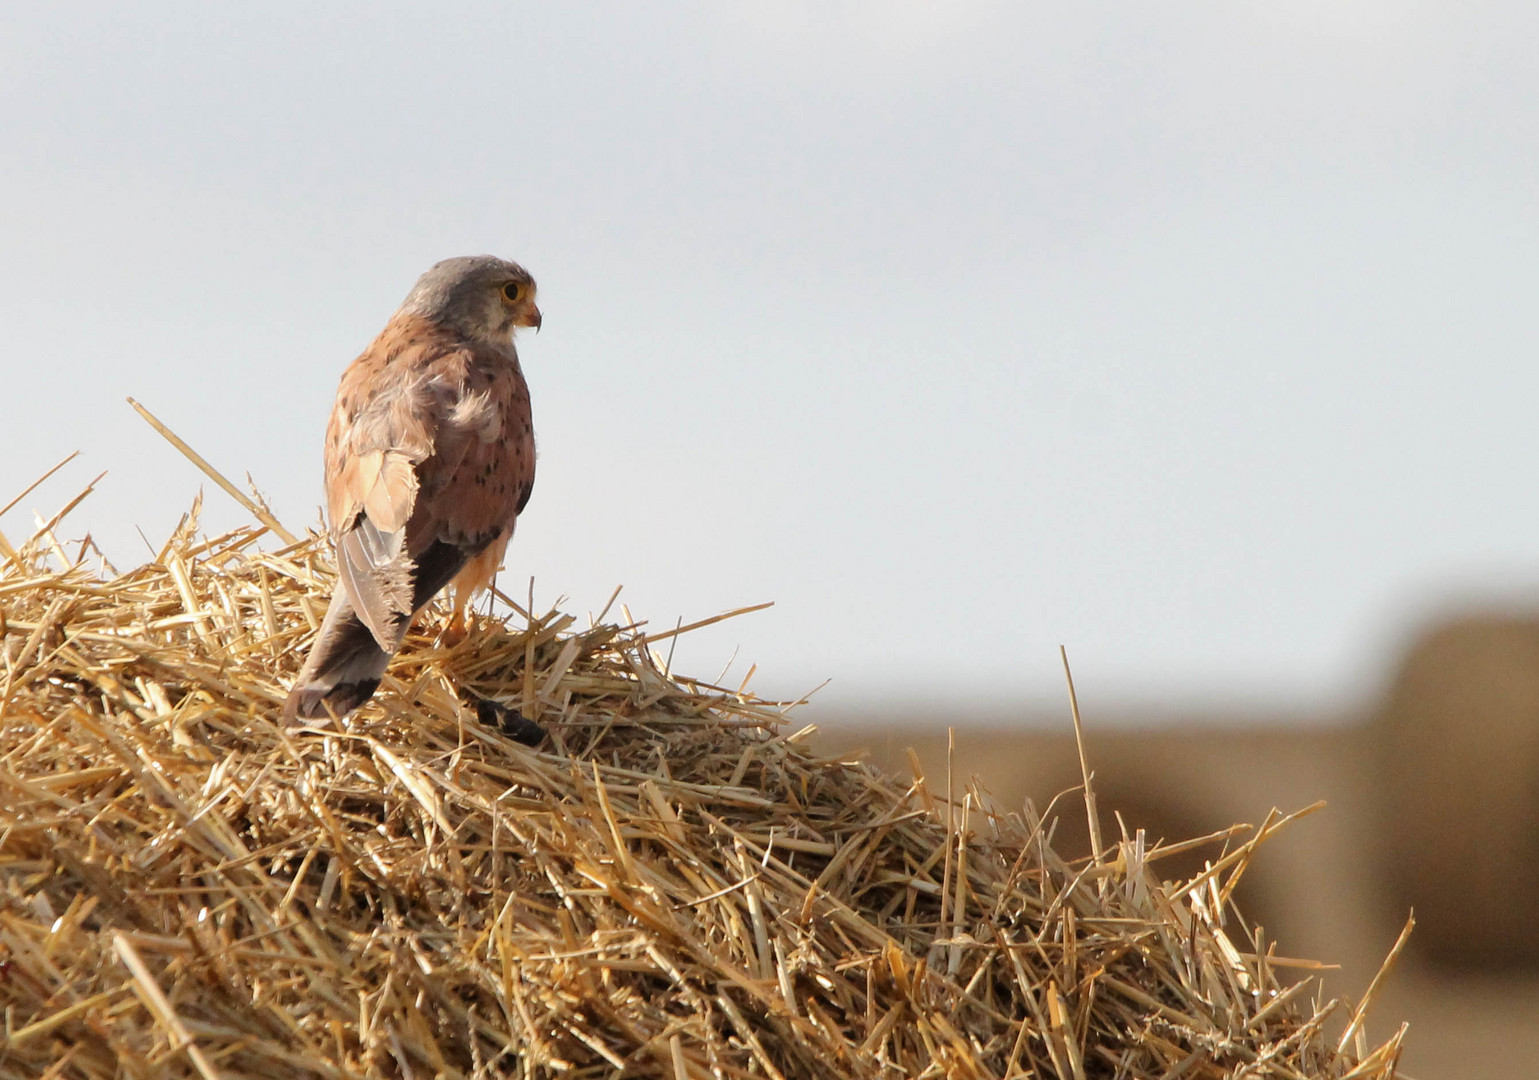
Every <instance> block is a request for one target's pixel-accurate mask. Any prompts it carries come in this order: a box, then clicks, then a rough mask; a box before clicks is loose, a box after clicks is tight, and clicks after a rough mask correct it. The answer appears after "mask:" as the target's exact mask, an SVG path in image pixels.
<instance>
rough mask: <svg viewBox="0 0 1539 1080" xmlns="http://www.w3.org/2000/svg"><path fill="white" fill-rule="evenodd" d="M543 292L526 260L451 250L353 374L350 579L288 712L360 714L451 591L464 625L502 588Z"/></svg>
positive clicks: (527, 459)
mask: <svg viewBox="0 0 1539 1080" xmlns="http://www.w3.org/2000/svg"><path fill="white" fill-rule="evenodd" d="M534 292H535V285H534V279H533V278H532V277H530V276H529V273H528V271H526V270H525V269H524V268H523V267H521V266H519V265H518V264H517V263H512V262H507V261H506V260H503V259H498V258H494V257H492V256H490V255H478V256H467V257H461V258H455V259H445V260H444V261H443V262H440V263H438V264H436V265H435V266H433V268H432V269H430V270H428V272H427V273H425V274H423V275H422V276H421V277H420V278H418V279H417V284H416V285H415V286H413V287H412V290H411V292H410V293H408V294H407V296H406V299H405V301H403V302H402V304H401V307H400V309H399V310H397V311H396V313H395V314H394V315H392V316H391V318H390V321H389V322H388V323H386V324H385V328H384V330H382V331H381V332H380V334H379V336H378V337H377V338H375V339H374V343H373V344H371V345H370V346H369V347H368V348H367V349H365V350H364V351H363V354H362V355H361V356H359V357H358V359H356V360H354V361H353V362H352V364H350V365H349V366H348V368H347V370H346V371H345V372H344V373H343V375H342V384H341V386H340V387H338V389H337V401H336V405H335V406H334V407H333V409H332V413H331V420H330V422H329V423H328V424H327V427H326V510H327V518H328V521H329V522H330V526H331V538H332V541H333V543H334V544H335V546H336V552H337V570H338V581H337V586H336V590H335V591H334V592H333V594H332V597H331V605H330V606H329V607H328V608H327V609H326V618H325V620H324V621H323V622H322V623H321V629H320V632H319V633H318V634H317V635H316V638H315V643H314V645H313V646H312V647H311V650H310V656H309V658H308V659H307V660H306V661H305V665H304V667H303V668H302V669H301V670H300V673H299V677H298V678H297V679H296V680H295V682H294V687H293V689H292V690H291V691H290V692H289V696H288V700H287V701H286V702H285V703H284V706H283V713H282V716H283V719H284V720H285V721H293V720H294V719H296V718H304V719H316V718H323V717H325V716H326V715H327V714H328V713H331V714H334V715H336V716H342V715H345V714H346V713H348V712H350V711H351V710H353V709H355V708H357V707H358V706H359V705H361V704H362V703H363V702H365V701H367V700H368V699H369V697H370V696H371V695H372V694H373V693H374V690H375V688H376V687H378V686H379V681H380V677H381V676H382V675H383V674H384V672H385V666H386V665H387V664H388V663H389V662H390V658H391V657H392V656H394V655H395V653H396V650H397V649H399V648H400V647H401V641H402V639H403V638H404V637H405V635H406V630H407V627H409V626H410V625H411V620H412V617H413V616H414V615H415V614H416V613H417V612H418V611H420V610H421V609H422V608H423V606H424V605H426V604H427V602H428V601H429V600H431V599H432V598H433V597H434V596H435V595H437V593H438V591H439V590H440V589H442V588H443V587H444V586H445V585H450V584H452V585H453V587H454V611H455V618H456V621H458V620H460V619H462V618H463V613H464V609H465V604H466V602H467V601H468V600H469V599H470V597H471V594H472V593H474V592H475V591H476V590H478V589H480V588H484V587H487V586H489V585H490V584H491V581H492V577H493V575H494V574H495V573H496V572H497V568H498V567H499V566H500V565H501V563H502V556H503V552H504V551H505V550H506V549H507V546H508V540H509V538H510V537H512V535H513V526H514V523H515V522H516V521H517V520H518V515H519V514H520V513H521V512H522V511H523V509H524V504H525V503H526V502H528V501H529V492H530V490H531V489H532V488H533V486H534V428H533V426H532V423H531V420H530V412H529V388H528V386H527V385H526V384H525V383H524V375H523V372H522V371H521V370H520V369H519V366H518V353H517V352H515V351H514V348H513V331H514V329H515V328H516V327H521V326H532V327H534V328H535V329H536V330H538V329H539V328H540V309H539V308H538V307H536V306H535V302H534Z"/></svg>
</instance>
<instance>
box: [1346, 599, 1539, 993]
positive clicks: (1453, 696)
mask: <svg viewBox="0 0 1539 1080" xmlns="http://www.w3.org/2000/svg"><path fill="white" fill-rule="evenodd" d="M1371 735H1372V738H1373V740H1374V744H1375V752H1376V754H1377V756H1378V759H1379V762H1380V765H1381V768H1380V770H1379V794H1380V805H1381V813H1382V818H1383V821H1382V826H1383V827H1382V829H1381V831H1380V835H1381V836H1382V837H1383V838H1384V852H1383V873H1382V874H1381V875H1380V876H1381V879H1382V880H1384V881H1385V882H1386V883H1387V885H1388V888H1389V893H1390V902H1391V905H1392V907H1393V908H1394V910H1396V911H1401V912H1403V911H1405V910H1406V909H1407V908H1414V909H1415V910H1416V914H1417V922H1418V924H1419V926H1420V928H1421V929H1420V932H1419V933H1418V934H1417V935H1416V941H1415V947H1416V949H1417V950H1418V952H1419V953H1420V954H1421V955H1422V956H1423V957H1424V958H1425V959H1427V960H1428V961H1429V962H1431V963H1434V964H1436V965H1438V966H1441V967H1445V968H1449V969H1453V970H1480V969H1485V970H1489V969H1492V968H1495V969H1505V970H1512V969H1526V970H1533V969H1535V968H1539V922H1536V921H1535V919H1534V914H1533V913H1534V899H1533V898H1534V897H1535V896H1536V895H1539V621H1535V620H1533V619H1523V618H1513V617H1506V616H1497V615H1490V616H1472V617H1468V618H1463V619H1458V620H1454V621H1452V622H1449V623H1446V624H1444V625H1440V626H1437V627H1434V628H1432V629H1430V630H1429V631H1428V632H1427V633H1426V634H1425V635H1424V636H1423V637H1422V638H1421V639H1420V640H1419V641H1418V642H1417V643H1416V644H1415V645H1414V647H1413V648H1412V649H1411V651H1410V652H1409V654H1408V655H1407V656H1406V659H1405V662H1404V663H1403V664H1402V666H1401V668H1400V671H1399V674H1398V675H1397V676H1396V678H1395V681H1394V684H1393V685H1392V687H1391V688H1390V692H1389V694H1388V696H1387V698H1386V700H1385V703H1384V706H1383V708H1382V709H1381V711H1380V713H1379V715H1378V717H1377V718H1376V720H1375V722H1374V724H1373V727H1372V729H1371Z"/></svg>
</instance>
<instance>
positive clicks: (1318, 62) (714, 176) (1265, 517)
mask: <svg viewBox="0 0 1539 1080" xmlns="http://www.w3.org/2000/svg"><path fill="white" fill-rule="evenodd" d="M317 10H320V11H321V12H322V13H320V14H317ZM1536 41H1539V6H1535V5H1534V4H1532V3H1520V2H1512V3H1487V2H1481V0H1475V2H1470V3H1463V4H1448V3H1415V2H1404V0H1398V2H1395V3H1388V2H1367V3H1342V2H1340V0H1330V2H1325V0H1318V2H1317V0H1302V2H1300V0H1294V2H1290V3H1288V4H1235V3H1232V2H1211V3H1189V4H1181V3H1176V4H1158V5H1156V4H1106V5H1084V4H1080V5H1051V6H1046V5H1035V4H1026V3H1001V4H959V3H950V4H933V5H932V4H914V3H903V2H896V0H882V2H880V3H876V2H872V3H842V2H835V0H822V2H818V3H777V4H773V5H766V4H753V5H749V4H741V5H732V4H725V3H710V4H699V5H673V4H621V3H614V4H577V3H565V4H560V5H556V4H519V3H506V2H504V3H497V4H474V3H461V4H456V5H452V6H441V5H409V6H405V5H402V6H397V5H390V4H381V3H368V4H347V5H344V4H329V5H310V4H305V5H293V4H290V5H284V4H276V5H273V4H263V5H241V6H238V7H237V6H235V5H216V4H208V3H206V2H203V0H198V2H195V3H186V4H179V5H170V4H156V3H144V4H134V5H122V4H95V5H90V4H69V5H66V4H47V5H45V4H34V5H21V4H10V5H6V6H5V8H4V11H3V13H0V96H3V100H4V101H5V106H4V108H3V110H0V237H3V242H0V319H3V325H4V327H5V329H6V338H7V341H6V348H5V351H4V356H3V358H0V370H3V374H4V382H3V424H4V441H3V446H4V453H3V455H0V505H3V504H4V503H5V502H6V501H9V499H10V497H11V496H12V495H14V494H15V493H17V492H18V491H20V490H21V489H22V488H23V487H24V486H25V485H26V484H27V483H28V482H30V481H31V480H32V479H34V478H35V477H36V476H37V475H39V474H40V473H42V472H43V471H44V470H45V469H46V468H47V467H48V466H50V465H52V464H53V463H54V462H55V461H57V460H58V459H59V458H61V457H63V456H64V455H65V454H67V453H68V452H70V451H71V450H75V449H79V450H81V451H83V455H82V459H81V460H80V461H78V462H76V463H75V464H74V465H72V466H70V468H69V469H68V470H67V471H66V473H65V474H64V475H63V476H62V477H60V478H58V479H57V480H55V481H53V482H51V483H50V484H49V485H47V486H46V487H45V488H43V489H41V490H40V491H38V492H37V493H35V494H34V495H32V496H30V497H29V498H28V499H27V500H26V501H25V502H24V503H23V504H22V505H21V506H19V507H18V508H17V509H16V510H14V511H12V512H11V513H9V514H8V515H6V516H5V518H4V519H3V520H0V529H3V530H4V532H5V533H6V535H8V536H10V537H11V538H12V539H13V540H14V539H16V538H18V536H22V535H25V534H26V533H27V532H29V531H30V524H31V520H32V519H31V512H32V509H33V508H36V509H37V510H39V511H42V512H45V513H48V512H52V511H53V510H54V509H56V508H57V507H58V506H59V505H60V504H61V503H62V502H63V501H64V500H65V499H66V498H68V497H69V496H70V495H71V494H73V493H74V491H75V490H78V489H79V488H80V487H81V486H83V485H84V484H85V482H86V481H88V480H89V479H90V478H91V477H92V476H94V475H95V474H96V473H97V472H99V471H101V470H102V469H107V470H109V472H108V476H107V478H106V480H105V481H104V483H103V485H102V487H101V488H100V489H99V491H98V493H97V494H96V495H94V496H93V497H92V499H91V500H90V501H89V502H88V503H87V504H86V505H85V506H84V507H82V508H81V510H80V511H78V512H77V513H76V515H75V518H74V525H73V526H72V529H73V531H72V533H71V535H79V534H81V533H83V532H84V531H85V530H86V529H89V530H91V531H92V532H93V533H94V534H95V535H96V536H97V537H98V538H99V539H100V540H101V541H102V542H103V544H104V546H106V547H107V549H108V552H109V554H111V555H112V556H113V557H114V558H115V559H116V560H118V561H119V562H120V563H125V564H131V563H134V562H136V561H138V560H139V559H141V558H142V557H143V552H144V546H143V542H142V541H141V540H140V539H139V537H138V533H137V531H136V527H138V528H142V529H143V531H144V532H145V533H146V534H147V535H148V536H150V537H151V538H152V539H155V540H157V541H158V540H160V539H162V538H163V537H164V535H165V534H166V533H167V532H168V531H169V530H170V529H171V527H172V526H173V525H174V523H175V521H176V519H177V517H178V516H179V514H180V513H181V512H182V511H183V510H184V509H185V508H186V506H187V505H188V503H189V502H190V500H191V498H192V496H193V494H194V493H195V492H196V490H197V488H198V487H199V484H200V483H201V482H202V478H201V477H200V475H199V474H197V473H196V472H195V471H194V470H193V469H192V467H191V466H190V465H188V464H187V463H186V462H185V461H183V460H182V459H181V458H180V456H179V455H177V454H176V453H175V451H173V450H171V449H170V448H169V447H168V446H166V445H165V444H164V443H163V442H161V440H160V439H159V438H158V437H157V436H156V435H155V434H154V433H153V432H151V431H150V429H149V428H148V427H146V426H145V425H144V424H143V422H142V421H140V420H139V419H138V417H137V416H135V415H134V414H133V413H132V411H131V410H130V409H129V408H128V406H127V405H126V404H124V402H123V398H124V396H125V395H128V394H132V395H134V396H135V397H137V398H139V399H140V400H142V401H143V402H144V403H145V404H146V405H148V406H149V407H150V408H151V409H152V410H154V411H155V412H157V413H158V414H159V415H160V416H161V418H162V419H163V420H165V421H166V422H167V423H168V424H169V425H170V426H171V427H172V428H173V429H175V430H176V431H178V432H179V433H180V434H181V435H182V436H183V437H185V438H186V439H188V440H189V441H190V442H191V443H192V444H193V445H194V446H195V447H196V448H197V449H199V450H200V451H201V452H202V453H203V454H204V455H205V456H207V457H208V458H209V459H211V460H212V461H213V462H214V463H215V464H216V465H218V466H219V467H220V468H222V469H224V470H225V471H226V472H227V473H228V474H230V475H231V476H232V477H242V476H243V475H244V474H245V473H246V472H248V471H249V472H250V474H251V475H252V476H253V477H254V478H255V480H256V482H257V484H258V486H259V487H260V488H261V490H262V491H263V492H265V493H266V494H267V496H268V497H269V498H270V499H271V501H272V504H273V506H274V508H275V509H276V510H277V512H278V513H279V515H280V516H281V517H282V518H283V519H284V520H285V521H287V522H289V523H290V524H291V526H304V525H306V524H309V523H311V522H313V521H315V520H316V517H317V513H318V510H317V507H318V504H319V502H320V440H321V433H322V430H323V428H324V424H325V417H326V414H327V412H328V410H329V409H330V406H331V401H332V396H333V394H334V392H335V387H336V381H337V378H338V376H339V374H340V373H341V370H342V368H343V367H344V366H345V365H346V363H347V362H348V361H349V360H350V359H351V358H352V357H353V356H355V355H356V354H357V353H358V352H359V350H360V349H362V347H363V346H364V345H366V344H367V343H368V341H369V340H370V339H371V338H372V336H373V335H374V334H375V333H376V332H377V331H378V329H379V328H380V326H381V325H383V323H384V321H385V319H386V318H387V317H388V316H389V314H390V312H391V311H392V310H393V309H394V307H395V306H396V304H397V303H398V302H399V301H400V299H401V298H402V296H403V295H404V294H405V293H406V291H407V289H408V288H409V287H410V285H411V283H412V281H413V280H414V279H415V277H416V275H417V274H418V273H420V272H421V271H422V270H424V269H426V267H427V266H428V265H430V264H431V263H433V262H434V261H436V260H437V259H440V258H443V257H445V256H449V255H459V254H470V253H479V252H492V253H496V254H499V255H503V256H506V257H509V258H513V259H516V260H518V261H520V262H522V263H523V264H524V265H526V266H527V267H528V268H529V269H530V270H531V271H532V272H533V273H534V275H535V276H536V278H537V279H538V280H539V282H540V303H541V308H542V310H543V311H544V314H545V326H544V330H543V332H542V333H541V334H540V335H539V336H538V337H535V336H532V335H530V336H526V337H521V338H520V343H519V348H520V353H521V355H522V357H523V363H524V369H525V372H526V374H527V376H528V379H529V382H530V385H531V387H532V392H533V397H534V405H535V426H536V431H537V433H538V436H539V440H540V453H541V456H540V464H539V478H538V482H537V484H536V486H535V492H534V498H533V500H532V501H531V503H530V505H529V508H528V510H527V511H526V513H525V516H524V518H523V519H522V520H521V521H520V524H519V534H518V536H517V538H516V539H515V541H514V543H513V545H512V547H511V549H510V554H509V559H508V563H507V573H506V574H505V575H504V577H503V579H502V580H503V584H504V587H505V588H508V589H509V591H512V592H514V593H515V594H521V593H522V592H524V591H526V590H527V580H528V577H529V576H530V575H533V576H534V578H535V590H536V596H537V598H538V600H539V601H540V602H542V603H552V602H554V601H555V600H556V599H557V598H558V597H560V596H566V597H569V598H570V599H569V601H568V604H569V608H570V609H571V610H575V611H577V612H579V613H581V612H584V611H588V610H596V609H597V608H598V607H600V606H601V605H602V604H603V602H604V600H605V599H606V598H607V597H608V595H609V593H610V591H611V590H612V589H613V587H614V586H615V585H621V584H623V585H624V586H625V592H624V593H623V594H622V597H623V598H624V599H626V600H627V601H628V602H629V604H630V606H631V609H632V611H633V613H634V614H635V615H637V616H638V617H644V618H647V619H650V620H651V621H652V623H653V625H654V626H657V627H661V626H671V625H672V624H673V623H674V621H675V620H676V619H677V618H679V617H683V618H684V619H685V620H686V621H688V620H692V619H696V618H700V617H702V616H706V615H710V614H713V613H715V612H717V611H719V610H722V609H725V608H729V607H734V606H738V605H743V604H750V603H755V602H759V601H764V600H773V601H775V602H776V606H775V607H774V608H773V609H771V610H770V611H768V612H765V613H761V614H757V615H751V616H747V617H745V618H743V619H740V620H737V621H734V622H731V623H728V624H725V625H724V626H723V627H721V628H719V629H718V630H714V631H710V632H702V633H701V634H699V635H692V636H691V638H690V639H686V641H685V643H684V644H682V645H680V647H679V655H678V661H677V663H678V665H679V666H680V667H682V668H683V669H685V670H687V671H689V672H691V673H694V674H698V675H701V676H715V675H716V674H717V673H718V671H719V670H720V668H721V667H722V665H723V664H725V663H726V661H727V659H728V657H729V656H731V654H732V653H733V650H734V649H738V650H739V652H738V659H737V661H736V663H735V665H734V668H733V671H734V672H735V673H736V675H737V677H740V676H741V674H742V673H743V672H744V671H745V670H746V668H747V666H748V664H749V663H757V664H758V665H759V674H758V675H757V676H756V677H755V682H754V685H755V686H756V687H757V688H758V689H759V690H760V691H761V692H763V693H766V694H791V693H796V692H800V691H802V690H806V689H809V688H810V687H812V686H813V685H816V684H817V683H819V682H821V681H823V680H824V679H825V678H832V679H833V682H832V684H831V685H830V686H829V687H828V689H827V690H826V691H824V694H825V696H826V700H827V701H828V702H829V703H830V704H832V705H841V704H855V703H857V702H860V701H862V700H864V699H865V698H867V697H868V696H869V695H871V694H873V693H876V694H879V695H882V696H885V697H887V698H902V697H905V696H907V695H916V696H918V697H920V698H925V697H939V696H949V695H954V694H961V695H966V694H969V693H972V694H978V695H981V696H985V697H992V698H996V699H997V698H1004V699H1009V700H1021V701H1026V700H1047V701H1053V702H1056V701H1058V700H1059V699H1060V696H1061V691H1060V689H1059V687H1060V685H1061V674H1060V670H1059V666H1058V655H1057V646H1058V644H1059V643H1064V644H1066V645H1067V646H1068V648H1069V651H1070V656H1071V659H1072V660H1073V661H1074V664H1075V674H1076V680H1077V682H1078V684H1079V687H1080V691H1081V696H1082V699H1084V700H1087V701H1089V702H1091V703H1095V702H1111V701H1147V702H1159V703H1167V704H1201V703H1206V704H1210V705H1218V706H1220V707H1222V705H1223V704H1224V703H1225V702H1229V701H1241V700H1244V701H1247V702H1261V703H1266V704H1271V705H1275V706H1277V707H1282V708H1296V707H1304V708H1310V707H1315V706H1327V707H1337V706H1342V705H1350V704H1352V703H1355V702H1361V701H1364V700H1370V699H1371V696H1372V695H1373V694H1374V693H1375V692H1376V691H1377V690H1378V688H1379V687H1380V685H1381V684H1382V681H1383V680H1384V678H1385V677H1386V674H1387V672H1388V669H1389V666H1390V665H1391V664H1392V663H1393V661H1394V659H1395V658H1396V657H1397V656H1398V654H1399V652H1400V650H1401V649H1402V648H1403V647H1404V645H1405V644H1406V641H1407V636H1408V635H1409V634H1411V633H1412V632H1413V631H1414V630H1415V629H1416V627H1417V626H1418V625H1420V624H1421V622H1422V620H1425V619H1427V618H1430V617H1432V616H1433V615H1435V614H1436V613H1437V612H1439V611H1442V610H1445V609H1446V608H1448V607H1450V606H1459V605H1462V604H1465V603H1496V604H1499V605H1503V606H1506V607H1517V608H1525V609H1526V608H1529V607H1534V606H1536V602H1539V427H1536V423H1535V415H1534V414H1535V410H1536V403H1539V363H1536V359H1539V348H1536V346H1539V329H1536V321H1539V317H1536V312H1539V302H1536V300H1539V205H1536V202H1539V196H1536V193H1539V64H1535V62H1534V48H1535V42H1536ZM207 503H208V511H209V512H208V514H207V524H208V526H209V527H210V528H211V529H212V528H221V527H225V526H230V525H234V524H236V523H238V522H240V521H242V520H243V516H242V512H241V511H240V510H239V509H238V508H236V507H234V506H233V505H231V504H230V502H229V501H228V500H227V499H225V498H224V496H223V495H221V494H220V493H218V492H217V491H214V490H213V489H212V488H211V487H210V490H209V492H208V497H207ZM730 678H733V676H729V679H730Z"/></svg>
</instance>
